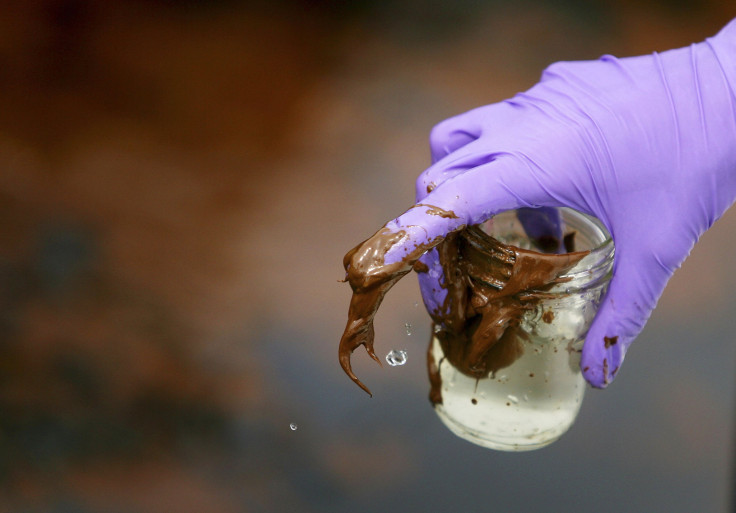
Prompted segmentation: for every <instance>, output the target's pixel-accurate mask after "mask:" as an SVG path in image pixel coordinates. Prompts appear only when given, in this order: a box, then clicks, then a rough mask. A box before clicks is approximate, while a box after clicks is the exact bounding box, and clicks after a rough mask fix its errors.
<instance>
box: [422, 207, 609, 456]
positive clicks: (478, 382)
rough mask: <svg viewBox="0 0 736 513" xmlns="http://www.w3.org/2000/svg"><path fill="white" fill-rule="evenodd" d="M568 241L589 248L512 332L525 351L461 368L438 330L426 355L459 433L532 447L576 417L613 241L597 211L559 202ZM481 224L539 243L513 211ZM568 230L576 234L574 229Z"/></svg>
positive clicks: (502, 235) (510, 240) (442, 407)
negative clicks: (494, 365)
mask: <svg viewBox="0 0 736 513" xmlns="http://www.w3.org/2000/svg"><path fill="white" fill-rule="evenodd" d="M560 214H561V220H562V226H563V232H562V233H563V234H564V235H565V236H566V241H567V242H569V241H571V240H572V239H573V238H574V245H575V248H574V250H575V251H589V253H588V254H587V255H585V256H584V257H582V259H580V260H579V261H578V262H577V263H576V264H575V265H574V266H573V267H572V268H570V269H569V270H568V271H566V272H565V273H564V275H562V276H560V280H557V281H556V282H555V283H554V284H553V285H551V286H550V287H545V288H544V291H543V292H542V293H540V294H538V296H539V298H538V299H537V300H536V301H534V302H533V303H532V304H531V305H530V306H529V308H528V309H526V310H525V311H524V313H523V314H522V315H521V317H520V319H519V322H518V327H517V328H516V329H515V331H514V333H513V336H514V337H516V338H517V341H516V342H515V343H517V344H520V346H519V347H520V356H518V357H516V358H515V360H514V361H513V363H511V364H510V365H508V366H507V367H504V368H500V369H497V370H495V371H493V372H489V373H488V374H487V375H485V376H483V377H477V376H470V375H468V374H467V373H463V372H461V371H460V370H458V368H456V367H455V366H453V364H452V363H450V361H449V360H450V359H452V358H446V357H445V356H446V355H445V354H444V352H443V349H442V345H441V343H440V341H439V339H438V337H437V336H434V337H433V339H432V342H431V344H430V348H429V353H428V358H429V366H430V369H434V372H433V373H432V374H433V376H432V375H431V376H430V379H431V380H433V386H435V387H437V389H438V391H439V393H440V395H441V399H440V400H439V401H436V404H435V411H436V412H437V414H438V415H439V417H440V418H441V419H442V421H443V422H444V423H445V425H447V427H448V428H449V429H450V430H451V431H453V432H454V433H455V434H456V435H458V436H460V437H461V438H464V439H465V440H468V441H470V442H473V443H475V444H478V445H481V446H483V447H487V448H491V449H497V450H503V451H526V450H532V449H537V448H541V447H544V446H546V445H549V444H550V443H552V442H554V441H555V440H557V439H558V438H559V437H560V436H562V434H563V433H565V432H566V431H567V430H568V429H569V428H570V426H571V425H572V423H573V422H574V420H575V418H576V416H577V414H578V411H579V410H580V405H581V403H582V400H583V394H584V393H585V388H586V386H585V381H584V379H583V377H582V373H581V371H580V354H581V351H582V344H583V339H584V337H585V334H586V333H587V331H588V328H589V327H590V324H591V322H592V320H593V317H594V316H595V314H596V311H597V309H598V306H599V303H600V300H601V298H602V296H603V294H604V292H605V289H606V287H607V285H608V281H609V279H610V275H611V268H612V264H613V253H614V247H613V242H612V240H611V238H610V235H609V233H608V231H607V230H606V229H605V227H604V226H603V225H602V224H601V223H600V222H599V221H598V220H597V219H595V218H592V217H590V216H587V215H585V214H582V213H580V212H577V211H575V210H572V209H567V208H564V209H560ZM481 228H482V229H483V231H485V232H486V233H488V234H489V235H491V236H492V237H493V238H495V239H497V240H498V241H501V242H502V243H504V244H508V245H511V246H516V247H519V248H522V249H526V250H532V251H539V249H540V248H539V246H537V245H535V242H533V240H532V239H531V238H530V237H528V236H527V234H526V233H525V231H524V228H523V226H522V223H521V222H520V221H519V218H518V217H517V215H516V212H515V211H508V212H504V213H501V214H498V215H496V216H494V217H493V218H492V219H491V220H490V221H487V222H486V223H484V224H483V225H482V226H481ZM570 234H574V236H573V235H570Z"/></svg>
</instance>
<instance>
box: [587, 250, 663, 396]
mask: <svg viewBox="0 0 736 513" xmlns="http://www.w3.org/2000/svg"><path fill="white" fill-rule="evenodd" d="M657 262H658V261H657ZM644 270H646V272H644ZM671 274H672V272H671V271H670V270H668V268H667V266H665V265H662V264H661V263H659V262H658V264H657V265H653V266H652V265H644V263H643V262H642V259H641V256H640V255H637V254H635V253H634V254H632V253H631V252H627V251H626V249H625V248H618V247H617V248H616V256H615V261H614V267H613V276H612V278H611V282H610V285H609V288H608V291H607V293H606V295H605V297H604V298H603V301H602V302H601V305H600V308H599V310H598V313H597V315H596V317H595V319H594V320H593V323H592V325H591V327H590V330H589V331H588V334H587V335H586V337H585V344H584V345H583V354H582V358H581V362H580V367H581V369H582V372H583V376H584V377H585V379H586V381H588V383H590V384H591V385H592V386H594V387H596V388H606V387H607V386H608V385H609V384H610V383H611V382H612V381H613V379H614V377H615V376H616V373H617V372H618V370H619V369H620V367H621V364H622V363H623V360H624V356H625V354H626V350H627V349H628V348H629V346H630V345H631V343H632V342H633V341H634V339H635V338H636V336H637V335H638V334H639V333H640V332H641V330H642V329H643V327H644V325H645V324H646V322H647V320H648V319H649V316H650V315H651V313H652V310H654V307H655V306H656V304H657V300H658V299H659V297H660V296H661V294H662V291H663V290H664V287H665V285H666V284H667V281H668V280H669V277H670V276H671Z"/></svg>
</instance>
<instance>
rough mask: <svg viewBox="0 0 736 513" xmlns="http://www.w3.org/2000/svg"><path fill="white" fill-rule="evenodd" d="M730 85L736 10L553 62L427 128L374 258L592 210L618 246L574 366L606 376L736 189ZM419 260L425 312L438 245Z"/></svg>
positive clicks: (435, 301) (436, 280)
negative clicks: (701, 28)
mask: <svg viewBox="0 0 736 513" xmlns="http://www.w3.org/2000/svg"><path fill="white" fill-rule="evenodd" d="M735 92H736V20H734V21H732V22H731V23H730V24H729V25H728V26H727V27H725V28H724V29H723V30H722V31H721V32H720V33H719V34H718V35H716V36H715V37H713V38H710V39H708V40H706V41H705V42H703V43H699V44H693V45H691V46H689V47H686V48H681V49H677V50H671V51H668V52H664V53H659V54H658V53H655V54H652V55H646V56H641V57H632V58H625V59H617V58H615V57H612V56H604V57H602V58H601V59H599V60H597V61H586V62H560V63H557V64H553V65H552V66H550V67H549V68H548V69H547V70H545V72H544V74H543V75H542V79H541V81H540V82H539V83H538V84H537V85H535V86H534V87H532V88H531V89H530V90H529V91H527V92H525V93H520V94H518V95H516V96H515V97H513V98H511V99H509V100H506V101H503V102H501V103H497V104H494V105H488V106H485V107H481V108H478V109H475V110H472V111H470V112H467V113H465V114H461V115H459V116H457V117H454V118H451V119H448V120H446V121H444V122H442V123H440V124H439V125H437V126H436V127H435V128H434V130H433V131H432V134H431V140H430V143H431V150H432V159H433V162H434V164H433V165H432V166H431V167H430V168H429V169H427V170H426V171H425V172H424V173H423V174H422V175H421V176H420V177H419V178H418V180H417V203H418V204H417V205H415V206H414V207H412V208H411V209H409V210H408V211H407V212H406V213H404V214H403V215H401V216H400V217H398V218H397V219H394V220H393V221H391V222H389V223H388V224H387V225H386V227H387V228H388V229H389V230H391V231H394V232H395V231H399V230H403V231H404V232H405V233H406V235H405V236H404V237H403V238H402V239H401V240H400V241H399V242H398V243H397V244H395V245H394V246H393V247H391V248H390V249H389V251H388V252H387V253H386V254H385V257H384V261H385V263H386V264H392V263H395V262H398V261H400V260H401V259H402V258H403V257H404V256H405V255H407V254H412V251H414V252H416V250H417V248H418V247H422V246H423V247H424V248H425V249H426V247H427V246H426V245H427V244H430V245H432V244H435V243H437V242H438V241H439V240H441V238H442V237H444V236H445V235H447V234H448V233H450V232H452V231H455V230H458V229H461V228H462V227H463V226H466V225H471V224H476V223H480V222H482V221H484V220H486V219H488V218H489V217H491V216H492V215H494V214H495V213H497V212H501V211H504V210H509V209H516V208H521V207H542V206H544V207H557V206H567V207H572V208H574V209H576V210H579V211H582V212H585V213H588V214H590V215H593V216H595V217H597V218H598V219H600V220H601V221H602V222H603V223H604V224H605V225H606V227H607V228H608V230H609V231H610V232H611V234H612V236H613V239H614V242H615V246H616V256H615V261H614V268H613V278H612V280H611V282H610V286H609V289H608V293H607V295H606V297H605V298H604V301H603V303H602V305H601V308H600V310H599V312H598V314H597V316H596V318H595V320H594V322H593V324H592V326H591V328H590V331H589V332H588V335H587V337H586V341H585V345H584V348H583V354H582V363H581V367H582V368H583V373H584V376H585V378H586V380H587V381H588V382H589V383H590V384H592V385H593V386H595V387H601V388H602V387H605V386H606V385H607V384H608V383H610V382H611V380H612V379H613V375H614V374H615V372H616V371H617V370H618V368H619V366H620V365H621V363H622V361H623V358H624V354H625V352H626V349H627V348H628V347H629V345H630V344H631V342H632V341H633V339H634V338H635V337H636V336H637V335H638V334H639V332H640V331H641V329H642V328H643V326H644V324H645V323H646V321H647V319H648V318H649V315H650V313H651V311H652V309H653V308H654V307H655V305H656V304H657V300H658V299H659V297H660V295H661V294H662V291H663V289H664V287H665V285H666V284H667V281H668V280H669V278H670V276H671V275H672V273H673V272H674V270H675V269H677V268H678V267H679V266H680V265H681V263H682V261H683V260H684V259H685V258H686V257H687V256H688V254H689V252H690V250H691V249H692V247H693V245H694V244H695V242H696V241H697V240H698V238H699V237H700V236H701V235H702V234H703V232H705V230H707V229H708V228H709V227H710V226H711V225H712V224H713V222H714V221H715V220H716V219H718V218H719V217H720V216H721V215H722V214H723V213H724V211H725V210H726V209H727V208H728V207H729V206H730V205H731V204H732V203H733V201H734V199H735V198H736V99H735V98H734V93H735ZM428 206H432V207H437V208H438V209H442V210H444V211H451V212H453V213H454V214H455V216H456V217H453V216H447V215H444V216H443V215H437V213H436V212H437V210H433V209H431V208H429V207H428ZM366 245H367V246H370V245H371V239H369V240H368V241H367V242H366ZM421 261H422V262H423V263H424V264H426V265H427V266H428V268H429V272H423V273H421V274H419V279H420V286H421V290H422V294H423V297H424V301H425V305H426V306H427V308H428V309H429V310H430V311H433V310H435V309H437V308H440V307H441V305H442V303H443V300H444V295H445V294H446V291H445V289H443V288H442V287H441V281H442V270H441V267H440V266H439V263H438V255H437V251H436V249H432V250H430V251H429V252H427V253H426V254H424V255H423V256H422V257H421Z"/></svg>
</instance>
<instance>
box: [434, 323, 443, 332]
mask: <svg viewBox="0 0 736 513" xmlns="http://www.w3.org/2000/svg"><path fill="white" fill-rule="evenodd" d="M440 331H442V328H441V327H440V325H439V324H435V325H434V332H435V333H439V332H440Z"/></svg>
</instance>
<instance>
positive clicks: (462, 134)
mask: <svg viewBox="0 0 736 513" xmlns="http://www.w3.org/2000/svg"><path fill="white" fill-rule="evenodd" d="M472 112H473V111H469V112H465V113H463V114H459V115H457V116H454V117H451V118H448V119H446V120H444V121H441V122H440V123H437V124H436V125H435V126H434V128H432V131H431V132H430V133H429V149H430V151H431V153H432V163H435V162H437V161H439V160H441V159H443V158H444V157H446V156H447V155H449V154H450V153H453V152H455V151H457V150H459V149H460V148H462V147H463V146H465V145H466V144H468V143H470V142H472V141H474V140H476V139H477V138H478V137H480V134H481V128H480V125H479V124H478V123H477V122H476V121H475V119H474V116H472V115H471V113H472Z"/></svg>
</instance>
